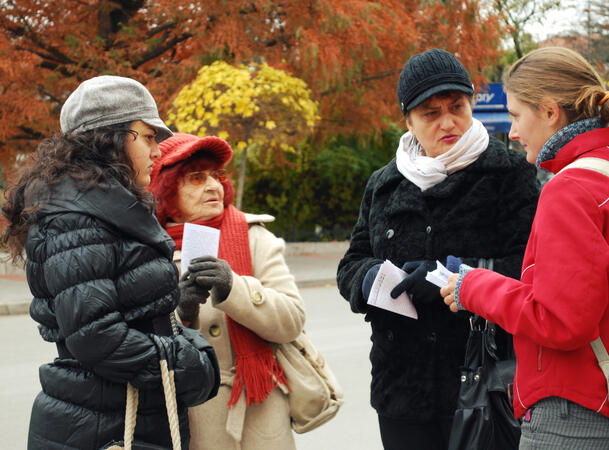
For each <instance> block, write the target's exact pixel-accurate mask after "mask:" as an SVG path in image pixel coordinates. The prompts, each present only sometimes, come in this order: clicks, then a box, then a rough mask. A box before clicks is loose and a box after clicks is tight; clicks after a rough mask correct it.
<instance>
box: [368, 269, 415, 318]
mask: <svg viewBox="0 0 609 450" xmlns="http://www.w3.org/2000/svg"><path fill="white" fill-rule="evenodd" d="M405 277H406V272H404V271H403V270H402V269H400V268H399V267H396V266H395V265H393V263H392V262H391V261H389V260H387V261H385V262H384V263H383V264H381V267H380V269H379V272H378V274H377V275H376V278H375V279H374V283H372V288H371V289H370V295H369V296H368V304H369V305H372V306H376V307H377V308H382V309H386V310H387V311H392V312H394V313H397V314H401V315H403V316H406V317H411V318H413V319H418V318H419V316H418V314H417V310H416V308H415V307H414V305H413V304H412V301H411V300H410V297H408V295H407V294H406V293H405V292H404V293H402V294H400V296H399V297H398V298H391V295H390V293H391V290H392V289H393V288H394V287H395V286H396V285H397V284H398V283H399V282H400V281H402V280H403V279H404V278H405Z"/></svg>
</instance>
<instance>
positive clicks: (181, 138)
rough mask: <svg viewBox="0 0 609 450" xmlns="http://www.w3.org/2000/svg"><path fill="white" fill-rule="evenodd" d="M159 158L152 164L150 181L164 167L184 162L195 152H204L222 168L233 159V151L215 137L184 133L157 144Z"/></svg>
mask: <svg viewBox="0 0 609 450" xmlns="http://www.w3.org/2000/svg"><path fill="white" fill-rule="evenodd" d="M159 150H161V157H160V158H159V159H157V160H156V161H155V162H154V166H153V168H152V173H151V174H150V177H151V179H152V180H154V179H155V177H156V176H157V175H158V174H159V172H160V171H161V169H163V168H164V167H169V166H173V165H174V164H177V163H179V162H180V161H184V160H185V159H187V158H189V157H191V156H192V155H193V154H195V153H196V152H199V151H201V152H204V153H207V154H209V156H210V157H211V158H212V159H214V160H216V161H218V163H220V166H224V164H226V163H227V162H228V161H230V159H231V158H232V157H233V149H232V148H231V146H230V145H229V144H228V142H226V141H225V140H224V139H221V138H219V137H216V136H205V137H199V136H195V135H192V134H186V133H175V134H174V135H173V137H170V138H169V139H166V140H165V141H163V142H161V143H160V144H159Z"/></svg>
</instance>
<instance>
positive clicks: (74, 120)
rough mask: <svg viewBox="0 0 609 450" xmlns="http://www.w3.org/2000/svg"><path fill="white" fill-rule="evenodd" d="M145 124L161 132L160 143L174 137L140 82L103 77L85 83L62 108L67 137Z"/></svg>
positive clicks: (116, 77)
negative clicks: (116, 126) (111, 127)
mask: <svg viewBox="0 0 609 450" xmlns="http://www.w3.org/2000/svg"><path fill="white" fill-rule="evenodd" d="M136 120H141V121H142V122H144V123H146V124H148V125H150V126H152V127H154V128H155V129H156V131H157V138H156V140H157V142H161V141H163V140H165V139H167V138H168V137H171V136H173V133H172V132H171V130H170V129H169V128H167V125H165V123H164V122H163V121H162V120H161V118H160V117H159V111H158V110H157V107H156V102H155V101H154V98H152V95H151V94H150V92H148V89H146V87H144V85H143V84H142V83H140V82H139V81H136V80H133V79H131V78H125V77H118V76H114V75H102V76H100V77H94V78H90V79H88V80H86V81H83V82H82V83H81V84H80V86H78V87H77V88H76V90H75V91H74V92H72V94H70V96H69V97H68V99H67V100H66V102H65V103H64V104H63V107H62V108H61V115H60V118H59V121H60V123H61V131H62V132H63V133H82V132H84V131H88V130H92V129H94V128H99V127H104V126H108V125H114V124H117V123H124V122H134V121H136Z"/></svg>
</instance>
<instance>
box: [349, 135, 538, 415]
mask: <svg viewBox="0 0 609 450" xmlns="http://www.w3.org/2000/svg"><path fill="white" fill-rule="evenodd" d="M538 195H539V186H538V183H537V181H536V178H535V168H534V166H532V165H530V164H528V163H527V162H526V160H525V159H524V157H523V156H522V155H520V154H518V153H516V152H514V151H508V150H507V149H506V148H505V146H504V145H503V144H502V143H501V142H499V141H498V140H496V139H494V138H491V141H490V143H489V146H488V148H487V149H486V151H485V152H484V153H482V155H481V156H480V157H479V158H478V160H477V161H476V162H474V163H473V164H471V165H469V166H468V167H466V168H465V169H463V170H460V171H458V172H455V173H453V174H451V175H449V176H448V177H447V178H446V179H445V180H444V181H443V182H441V183H440V184H437V185H436V186H434V187H432V188H430V189H428V190H425V191H423V192H422V191H421V190H420V189H419V188H418V187H417V186H415V185H414V184H413V183H411V182H410V181H409V180H407V179H406V178H404V176H403V175H402V174H400V173H399V172H398V170H397V166H396V163H395V160H393V161H391V162H390V163H389V164H388V165H386V166H385V167H383V168H381V169H379V170H378V171H376V172H375V173H373V174H372V176H371V177H370V180H369V181H368V185H367V187H366V191H365V193H364V197H363V200H362V203H361V208H360V214H359V218H358V221H357V224H356V225H355V227H354V229H353V232H352V235H351V242H350V247H349V249H348V250H347V253H346V254H345V256H344V257H343V259H342V260H341V262H340V263H339V266H338V275H337V280H338V287H339V290H340V292H341V294H342V296H343V297H344V298H345V299H347V300H348V301H349V303H350V305H351V309H352V310H353V311H354V312H357V313H364V314H366V320H367V321H369V322H370V324H371V327H372V350H371V353H370V359H371V362H372V384H371V402H372V406H373V407H374V408H375V409H376V410H377V412H378V414H380V415H383V416H388V417H395V418H401V419H405V420H413V421H417V420H429V419H432V418H436V417H439V416H451V415H452V414H453V412H454V409H455V407H456V399H457V393H458V388H459V367H460V366H461V365H462V364H463V356H464V349H465V342H466V339H467V335H468V330H469V324H468V313H466V312H462V313H459V314H453V313H451V312H450V311H449V309H448V308H447V307H446V305H444V303H443V302H442V300H441V298H440V299H439V301H438V302H437V303H434V304H423V305H421V304H417V303H416V299H415V307H416V308H417V312H418V316H419V319H418V320H413V319H410V318H406V317H403V316H400V315H397V314H395V313H392V312H388V311H385V310H382V309H378V308H374V307H368V305H367V304H366V302H365V300H364V299H363V297H362V290H361V285H362V280H363V278H364V276H365V274H366V272H367V271H368V269H369V268H370V267H372V266H373V265H375V264H378V263H381V262H383V261H384V260H386V259H388V260H390V261H391V262H393V264H395V265H396V266H398V267H401V266H402V265H403V264H404V263H405V262H407V261H416V260H432V261H433V260H439V261H441V262H444V261H446V257H447V256H448V255H454V256H458V257H461V258H462V259H463V260H464V262H465V263H467V264H470V265H472V266H474V267H475V266H477V265H478V260H479V258H485V259H489V258H493V259H494V269H495V270H496V271H498V272H500V273H502V274H505V275H508V276H511V277H519V276H520V268H521V267H520V266H521V263H522V257H523V254H524V249H525V245H526V242H527V239H528V235H529V231H530V228H531V223H532V221H533V216H534V214H535V208H536V204H537V198H538ZM504 338H505V336H504ZM506 348H507V346H506Z"/></svg>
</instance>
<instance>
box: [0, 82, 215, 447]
mask: <svg viewBox="0 0 609 450" xmlns="http://www.w3.org/2000/svg"><path fill="white" fill-rule="evenodd" d="M61 128H62V134H60V135H57V136H55V137H53V138H51V139H47V140H44V141H43V142H42V143H41V144H40V146H39V147H38V149H37V152H36V153H35V154H33V155H32V156H31V157H30V158H29V159H28V160H27V161H26V162H25V164H23V165H22V167H21V168H20V171H19V178H18V180H17V182H16V183H15V184H14V185H12V186H10V187H9V189H8V192H7V198H6V201H5V204H4V206H3V214H4V215H5V217H6V218H7V219H8V221H9V227H8V229H7V231H6V233H5V235H4V241H5V243H7V244H8V246H9V248H10V250H11V252H12V255H13V258H14V259H18V258H19V257H20V256H21V255H22V251H23V248H24V247H25V251H26V255H27V278H28V283H29V286H30V289H31V291H32V294H33V295H34V299H33V301H32V304H31V307H30V314H31V316H32V317H33V318H34V319H35V320H36V321H37V322H38V323H39V324H40V325H39V330H40V333H41V335H42V338H43V339H44V340H46V341H48V342H53V343H55V344H56V345H57V351H58V358H57V359H55V361H54V362H53V363H49V364H45V365H43V366H42V367H41V368H40V381H41V384H42V392H41V393H40V394H39V395H38V396H37V397H36V400H35V402H34V406H33V408H32V415H31V421H30V430H29V437H28V448H29V449H91V450H97V449H99V448H101V447H103V446H104V445H106V444H108V443H109V442H111V441H118V440H121V439H122V437H123V431H124V421H125V398H126V386H127V383H131V384H132V385H133V386H134V387H136V388H137V389H138V390H139V405H138V415H137V421H136V429H135V438H136V439H139V440H141V441H144V442H148V443H154V444H157V445H161V446H165V447H169V446H171V437H170V432H169V424H168V419H167V413H166V410H165V399H164V395H163V390H162V385H161V375H160V366H159V358H160V357H161V356H162V357H163V358H166V359H167V362H168V366H169V368H170V369H173V370H174V371H175V385H176V397H177V403H178V413H179V417H180V432H181V439H182V448H188V443H189V432H188V418H187V414H186V412H187V411H186V410H187V407H188V406H194V405H197V404H200V403H203V402H204V401H206V400H208V399H209V398H211V397H213V396H214V395H215V394H216V392H217V389H218V385H219V381H220V376H219V369H218V364H217V360H216V356H215V353H214V351H213V349H212V347H211V346H210V345H209V344H208V343H207V341H206V340H205V338H204V337H203V336H202V335H201V334H199V333H198V332H196V331H193V330H189V329H185V328H183V327H182V326H181V325H178V324H176V322H175V320H172V319H173V311H174V309H175V307H176V305H177V303H178V299H179V296H180V291H179V289H178V273H177V269H176V267H175V265H174V263H173V262H172V255H173V249H174V244H173V241H172V239H171V238H170V237H169V236H168V235H167V234H166V233H165V231H164V230H163V228H162V227H161V226H160V225H159V223H158V221H157V219H156V217H155V215H154V214H153V201H152V198H151V197H149V195H148V194H147V193H146V191H145V188H146V186H147V185H148V184H149V183H150V169H151V168H152V163H153V161H154V159H156V158H158V157H159V156H160V152H159V149H158V142H160V141H161V140H163V139H165V138H167V137H169V136H170V135H171V132H170V131H169V129H167V127H166V126H165V125H164V123H163V122H162V121H161V119H160V118H159V117H158V112H157V109H156V104H155V102H154V99H153V98H152V96H151V95H150V93H149V92H148V91H147V90H146V88H145V87H144V86H142V85H141V84H140V83H138V82H136V81H135V80H131V79H129V78H122V77H115V76H101V77H96V78H92V79H90V80H87V81H85V82H84V83H82V84H81V85H80V86H79V87H78V89H76V90H75V91H74V92H73V93H72V95H71V96H70V97H69V98H68V99H67V101H66V103H65V104H64V106H63V108H62V111H61Z"/></svg>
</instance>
